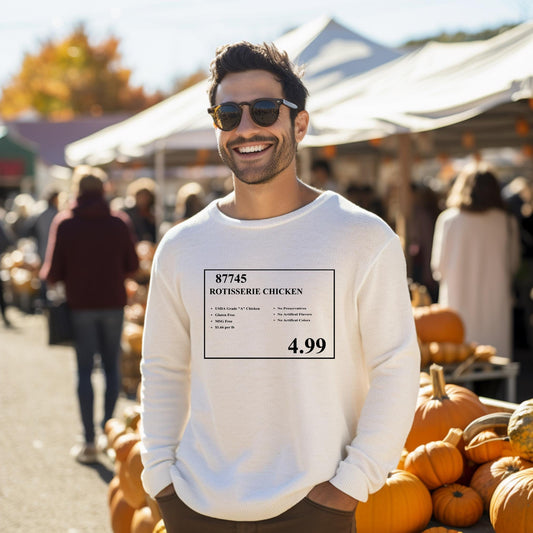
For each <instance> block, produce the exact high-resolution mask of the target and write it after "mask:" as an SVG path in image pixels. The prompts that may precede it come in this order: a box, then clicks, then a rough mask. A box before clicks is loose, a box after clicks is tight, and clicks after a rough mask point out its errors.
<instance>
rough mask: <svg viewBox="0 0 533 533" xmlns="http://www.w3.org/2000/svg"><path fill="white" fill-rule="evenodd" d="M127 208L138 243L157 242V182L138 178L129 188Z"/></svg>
mask: <svg viewBox="0 0 533 533" xmlns="http://www.w3.org/2000/svg"><path fill="white" fill-rule="evenodd" d="M128 202H130V203H131V202H133V205H131V206H128V207H126V208H125V211H126V213H127V214H128V216H129V217H130V218H131V222H132V224H133V228H134V231H135V235H136V236H137V240H138V241H150V242H156V238H157V235H156V224H155V214H154V207H155V182H154V180H152V179H150V178H138V179H136V180H135V181H133V182H132V183H130V185H129V186H128V189H127V191H126V205H127V204H128Z"/></svg>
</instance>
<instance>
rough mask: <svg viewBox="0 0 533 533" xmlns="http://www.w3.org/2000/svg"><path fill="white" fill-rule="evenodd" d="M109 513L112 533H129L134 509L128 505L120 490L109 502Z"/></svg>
mask: <svg viewBox="0 0 533 533" xmlns="http://www.w3.org/2000/svg"><path fill="white" fill-rule="evenodd" d="M109 512H110V515H111V529H112V530H113V533H131V520H132V518H133V513H134V512H135V509H134V508H133V507H132V506H131V505H129V504H128V502H127V501H126V499H125V498H124V494H123V493H122V491H121V490H120V489H119V490H117V492H116V493H115V495H114V496H113V499H112V500H111V505H110V507H109Z"/></svg>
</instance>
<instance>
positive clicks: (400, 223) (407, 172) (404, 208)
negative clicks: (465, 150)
mask: <svg viewBox="0 0 533 533" xmlns="http://www.w3.org/2000/svg"><path fill="white" fill-rule="evenodd" d="M398 159H399V163H400V183H399V188H398V193H399V194H398V199H399V209H398V212H397V215H396V233H397V234H398V235H399V237H400V241H401V243H402V247H403V250H404V253H405V257H406V261H407V272H408V273H410V272H411V265H410V261H409V255H408V254H407V250H408V245H409V234H408V232H409V230H408V228H409V218H410V214H411V175H412V140H411V134H410V133H401V134H399V135H398Z"/></svg>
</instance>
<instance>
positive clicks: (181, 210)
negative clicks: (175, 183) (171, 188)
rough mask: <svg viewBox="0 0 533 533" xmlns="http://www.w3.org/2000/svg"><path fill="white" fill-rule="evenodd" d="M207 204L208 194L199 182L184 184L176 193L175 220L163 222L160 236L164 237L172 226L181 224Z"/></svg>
mask: <svg viewBox="0 0 533 533" xmlns="http://www.w3.org/2000/svg"><path fill="white" fill-rule="evenodd" d="M205 204H206V194H205V191H204V189H203V187H202V186H201V185H200V184H199V183H197V182H196V181H191V182H189V183H185V185H182V186H181V187H180V188H179V190H178V193H177V195H176V205H175V207H174V217H173V220H172V221H164V222H162V223H161V225H160V227H159V234H160V236H161V237H162V236H163V235H164V234H165V233H166V232H167V231H168V230H169V229H170V228H171V227H172V226H175V225H176V224H180V223H181V222H184V221H185V220H187V219H189V218H191V217H192V216H193V215H195V214H196V213H199V212H200V211H201V210H202V209H203V208H204V207H205Z"/></svg>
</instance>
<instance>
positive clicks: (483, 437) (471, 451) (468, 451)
mask: <svg viewBox="0 0 533 533" xmlns="http://www.w3.org/2000/svg"><path fill="white" fill-rule="evenodd" d="M465 455H466V456H467V457H468V459H470V460H471V461H474V463H478V464H482V463H487V462H489V461H492V460H493V459H498V458H499V457H502V456H503V455H512V450H511V444H510V442H509V439H508V438H507V437H500V436H499V435H498V434H497V433H495V432H494V431H491V430H485V431H481V432H480V433H478V434H477V435H476V436H475V437H474V438H473V439H472V440H471V441H470V442H469V443H468V444H467V445H466V446H465Z"/></svg>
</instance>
